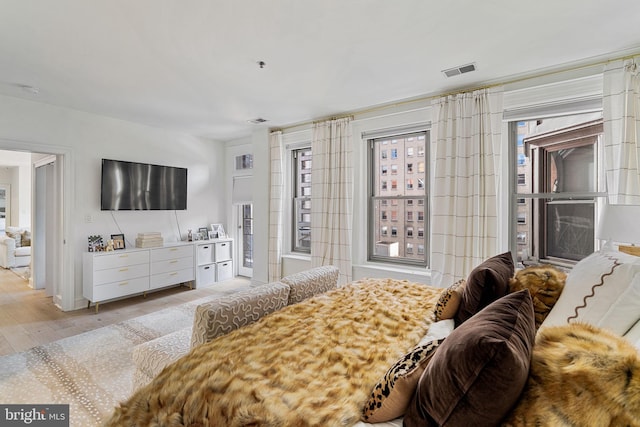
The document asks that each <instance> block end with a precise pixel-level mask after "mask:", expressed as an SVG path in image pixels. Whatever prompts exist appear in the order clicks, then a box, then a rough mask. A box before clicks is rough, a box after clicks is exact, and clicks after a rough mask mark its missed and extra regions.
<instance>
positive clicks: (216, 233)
mask: <svg viewBox="0 0 640 427" xmlns="http://www.w3.org/2000/svg"><path fill="white" fill-rule="evenodd" d="M211 231H213V238H214V239H224V238H225V237H227V235H226V234H225V232H224V227H223V226H222V224H211Z"/></svg>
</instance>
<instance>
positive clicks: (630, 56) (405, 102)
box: [274, 52, 640, 132]
mask: <svg viewBox="0 0 640 427" xmlns="http://www.w3.org/2000/svg"><path fill="white" fill-rule="evenodd" d="M638 55H640V52H635V53H633V54H628V55H624V56H620V57H616V58H610V59H607V60H604V61H598V62H593V63H590V64H583V65H578V66H575V67H568V68H563V69H558V70H555V71H548V72H546V73H540V74H534V75H530V76H523V77H520V78H514V79H511V80H505V81H503V82H498V83H491V84H487V85H483V86H475V87H469V88H463V89H457V90H454V91H451V92H444V93H441V94H438V95H429V96H422V97H419V98H413V99H405V100H402V101H397V102H392V103H390V104H383V105H377V106H375V107H370V108H365V109H364V110H357V111H353V112H351V113H346V114H345V115H340V116H331V117H329V118H327V119H325V120H310V121H306V122H301V123H297V124H292V125H289V126H282V127H279V128H277V130H280V131H282V132H285V131H287V130H289V129H294V128H297V127H301V126H308V125H311V124H314V123H319V122H322V121H326V120H334V119H338V118H345V117H351V118H352V119H353V118H354V117H355V116H356V115H362V114H366V113H371V112H374V111H379V110H386V109H388V108H393V107H400V106H403V105H408V104H414V103H417V102H425V101H431V100H434V99H437V98H442V97H445V96H453V95H458V94H460V93H465V92H470V91H475V90H481V89H491V88H494V87H497V86H506V85H510V84H515V83H520V82H523V81H527V80H532V79H537V78H541V77H548V76H555V75H558V74H562V73H568V72H572V71H579V70H584V69H587V68H591V67H597V66H600V65H606V64H608V63H610V62H614V61H624V60H627V59H635V58H636V57H637V56H638ZM275 129H276V128H274V130H275Z"/></svg>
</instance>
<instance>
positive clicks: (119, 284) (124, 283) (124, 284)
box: [118, 282, 129, 286]
mask: <svg viewBox="0 0 640 427" xmlns="http://www.w3.org/2000/svg"><path fill="white" fill-rule="evenodd" d="M128 284H129V282H120V283H118V286H127V285H128Z"/></svg>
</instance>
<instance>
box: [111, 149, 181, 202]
mask: <svg viewBox="0 0 640 427" xmlns="http://www.w3.org/2000/svg"><path fill="white" fill-rule="evenodd" d="M101 186H102V188H101V192H100V208H101V209H102V210H103V211H133V210H141V211H144V210H185V209H187V169H186V168H177V167H172V166H160V165H151V164H147V163H135V162H126V161H122V160H109V159H102V181H101Z"/></svg>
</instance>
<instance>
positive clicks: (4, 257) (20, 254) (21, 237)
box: [0, 227, 31, 268]
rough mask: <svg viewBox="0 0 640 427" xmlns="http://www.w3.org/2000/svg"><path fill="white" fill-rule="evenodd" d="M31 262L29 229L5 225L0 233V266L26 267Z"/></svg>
mask: <svg viewBox="0 0 640 427" xmlns="http://www.w3.org/2000/svg"><path fill="white" fill-rule="evenodd" d="M29 264H31V231H30V230H29V229H28V228H19V227H6V229H5V233H4V234H2V235H0V267H2V268H12V267H26V266H28V265H29Z"/></svg>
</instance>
